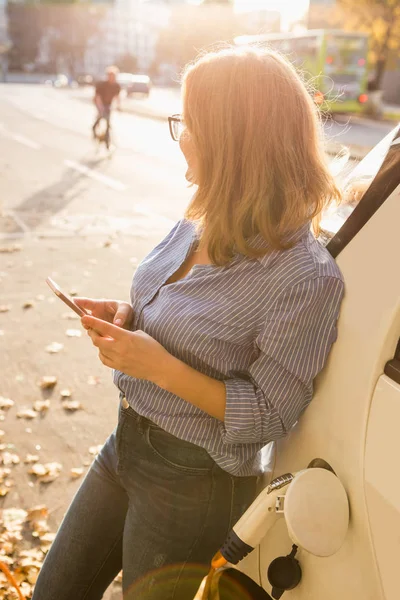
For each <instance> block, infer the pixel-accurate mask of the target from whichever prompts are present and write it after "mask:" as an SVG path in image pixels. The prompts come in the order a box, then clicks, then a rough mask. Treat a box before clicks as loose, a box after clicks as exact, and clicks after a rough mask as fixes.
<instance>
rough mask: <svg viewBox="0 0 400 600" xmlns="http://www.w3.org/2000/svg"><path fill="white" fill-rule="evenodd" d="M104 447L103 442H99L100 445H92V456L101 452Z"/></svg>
mask: <svg viewBox="0 0 400 600" xmlns="http://www.w3.org/2000/svg"><path fill="white" fill-rule="evenodd" d="M102 447H103V444H99V445H98V446H90V448H89V454H91V455H92V456H97V454H98V453H99V452H100V450H101V449H102Z"/></svg>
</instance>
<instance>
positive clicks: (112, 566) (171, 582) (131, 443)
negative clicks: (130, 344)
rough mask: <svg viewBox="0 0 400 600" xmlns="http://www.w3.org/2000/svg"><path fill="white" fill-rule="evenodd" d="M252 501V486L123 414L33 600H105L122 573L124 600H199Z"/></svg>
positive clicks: (45, 566)
mask: <svg viewBox="0 0 400 600" xmlns="http://www.w3.org/2000/svg"><path fill="white" fill-rule="evenodd" d="M255 494H256V478H255V477H234V476H232V475H230V474H229V473H227V472H226V471H224V470H223V469H221V468H220V467H219V466H218V465H217V464H216V463H215V462H214V461H213V460H212V459H211V457H210V456H209V455H208V454H207V452H206V451H205V450H203V449H202V448H200V447H198V446H196V445H194V444H191V443H188V442H184V441H182V440H179V439H178V438H176V437H174V436H172V435H171V434H169V433H167V432H165V431H164V430H162V429H160V428H159V427H157V426H156V425H154V424H153V423H151V422H150V421H148V420H147V419H145V418H144V417H141V416H139V415H138V414H137V413H136V412H135V411H134V410H132V408H130V407H128V408H123V407H122V405H121V407H120V413H119V421H118V426H117V428H116V430H115V431H114V432H113V433H112V434H111V435H110V437H109V438H108V439H107V441H106V443H105V445H104V446H103V448H102V450H101V452H100V453H99V455H98V456H97V458H96V460H95V461H94V463H93V465H92V466H91V468H90V470H89V472H88V474H87V475H86V477H85V479H84V481H83V483H82V485H81V487H80V489H79V490H78V492H77V494H76V496H75V498H74V499H73V501H72V504H71V506H70V508H69V510H68V512H67V514H66V515H65V518H64V520H63V522H62V524H61V526H60V529H59V531H58V533H57V536H56V539H55V540H54V542H53V544H52V546H51V549H50V551H49V553H48V555H47V557H46V559H45V561H44V564H43V567H42V570H41V572H40V575H39V578H38V581H37V584H36V587H35V591H34V594H33V599H32V600H98V599H100V598H102V597H103V593H104V592H105V590H106V589H107V587H108V585H109V584H110V583H111V582H112V580H113V579H114V577H115V576H116V575H117V573H118V572H119V571H120V570H121V568H122V569H123V591H124V598H126V599H129V600H133V599H135V600H139V599H140V600H192V599H193V597H194V595H195V593H196V591H197V589H198V587H199V585H200V582H201V580H202V578H203V576H204V575H205V574H206V573H207V571H208V566H209V563H210V560H211V558H212V556H213V555H214V553H215V552H216V551H217V550H218V549H219V547H220V546H221V544H222V543H223V541H224V539H225V537H226V535H227V533H228V532H229V530H230V528H231V527H232V526H233V525H234V524H235V522H236V521H237V519H239V517H240V516H241V515H242V513H243V512H244V511H245V510H246V508H247V507H248V506H249V504H251V502H252V501H253V499H254V497H255Z"/></svg>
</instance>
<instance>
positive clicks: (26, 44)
mask: <svg viewBox="0 0 400 600" xmlns="http://www.w3.org/2000/svg"><path fill="white" fill-rule="evenodd" d="M6 10H7V21H8V26H7V29H8V37H9V39H10V42H11V49H10V50H9V52H8V60H9V68H10V70H16V71H22V70H23V69H24V68H25V65H27V64H30V63H33V62H35V59H36V57H37V54H38V51H39V44H40V40H41V37H42V34H43V27H42V23H41V15H40V10H39V7H38V6H36V5H33V6H32V5H31V6H25V5H23V4H19V3H18V4H17V3H14V2H8V3H7V5H6Z"/></svg>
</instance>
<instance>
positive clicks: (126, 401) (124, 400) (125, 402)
mask: <svg viewBox="0 0 400 600" xmlns="http://www.w3.org/2000/svg"><path fill="white" fill-rule="evenodd" d="M121 402H122V408H128V406H129V402H128V400H127V399H126V398H125V396H124V397H123V398H122V400H121Z"/></svg>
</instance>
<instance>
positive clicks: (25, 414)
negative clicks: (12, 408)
mask: <svg viewBox="0 0 400 600" xmlns="http://www.w3.org/2000/svg"><path fill="white" fill-rule="evenodd" d="M37 416H38V413H37V412H36V411H35V410H32V409H31V408H23V409H21V410H19V411H18V412H17V417H18V419H35V418H36V417H37Z"/></svg>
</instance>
